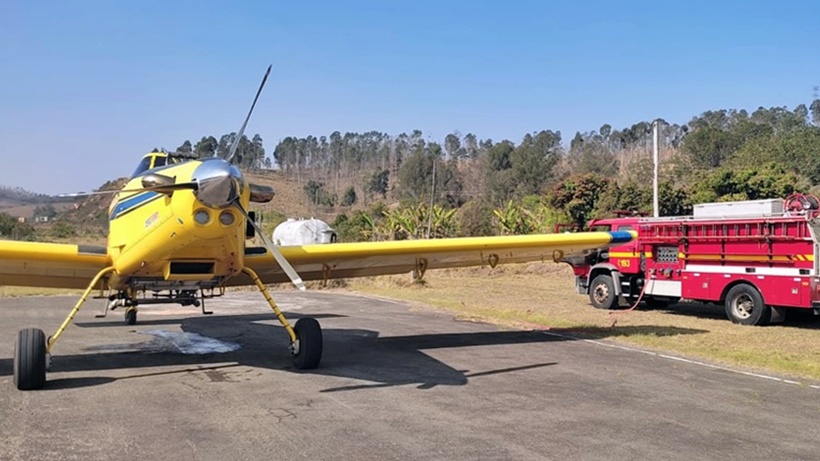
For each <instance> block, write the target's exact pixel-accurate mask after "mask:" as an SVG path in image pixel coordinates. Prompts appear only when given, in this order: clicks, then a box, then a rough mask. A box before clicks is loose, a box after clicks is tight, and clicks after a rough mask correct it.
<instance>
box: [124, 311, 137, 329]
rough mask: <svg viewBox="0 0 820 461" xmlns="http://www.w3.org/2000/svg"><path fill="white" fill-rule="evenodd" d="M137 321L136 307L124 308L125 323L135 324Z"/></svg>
mask: <svg viewBox="0 0 820 461" xmlns="http://www.w3.org/2000/svg"><path fill="white" fill-rule="evenodd" d="M136 323H137V309H136V308H133V307H129V308H128V309H126V310H125V324H126V325H135V324H136Z"/></svg>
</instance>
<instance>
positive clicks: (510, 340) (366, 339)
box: [0, 314, 704, 392]
mask: <svg viewBox="0 0 820 461" xmlns="http://www.w3.org/2000/svg"><path fill="white" fill-rule="evenodd" d="M311 316H312V317H318V318H322V317H323V315H321V314H320V315H311ZM331 316H332V314H331ZM291 317H293V318H294V319H295V318H298V317H299V316H298V315H291ZM272 320H273V319H271V316H270V315H235V316H231V315H226V316H219V317H194V318H188V319H177V320H176V322H170V319H169V321H165V320H164V319H163V320H162V321H161V322H158V323H157V324H158V325H163V324H170V323H175V324H178V325H180V326H181V329H182V330H183V331H184V332H187V333H196V334H199V335H202V336H205V337H208V338H215V339H219V340H221V341H229V342H235V343H238V344H239V345H240V346H241V348H240V349H238V350H236V351H234V352H228V353H207V354H201V355H185V354H181V353H179V352H173V351H168V350H164V351H163V350H158V349H157V347H156V346H157V344H156V343H155V341H150V340H149V341H142V342H139V343H134V344H108V345H105V344H103V345H93V346H90V347H88V348H86V352H87V353H83V354H75V355H59V354H57V355H55V356H54V357H53V358H52V369H51V371H52V373H54V372H81V371H90V370H94V371H96V372H98V373H96V375H95V376H93V377H82V378H59V379H55V380H53V381H52V380H49V382H47V384H46V387H45V389H44V391H47V390H55V389H68V388H75V387H88V386H97V385H103V384H107V383H110V382H113V381H118V380H123V379H138V378H150V377H151V376H159V375H166V374H184V373H195V372H205V373H207V372H208V370H218V369H221V368H226V367H235V366H250V367H258V368H267V369H273V370H282V371H291V372H294V373H300V374H312V375H321V376H332V377H337V378H342V379H343V382H341V383H340V385H339V386H334V387H329V388H326V389H324V390H323V391H322V392H339V391H352V390H358V389H369V388H379V387H389V386H402V385H414V386H416V387H418V388H419V389H430V388H433V387H436V386H463V385H466V384H467V383H468V382H469V379H470V378H474V377H478V376H487V375H493V374H501V373H512V372H520V371H525V370H529V369H536V368H543V367H548V366H551V365H555V364H556V362H552V361H543V360H538V357H539V356H538V355H536V356H534V357H533V358H534V360H533V361H532V362H531V363H527V364H525V365H519V366H514V367H500V368H498V369H492V370H482V371H478V372H471V371H470V370H459V369H455V368H453V367H451V366H449V365H448V364H446V363H443V362H441V361H440V360H438V359H436V358H434V357H432V356H431V355H428V354H427V353H425V351H428V350H434V349H442V348H465V347H481V346H495V345H515V344H533V343H545V344H549V343H556V342H562V341H571V340H575V339H579V338H580V337H596V338H602V337H606V336H607V335H618V336H624V335H630V334H646V329H647V328H649V329H652V330H653V331H662V333H661V334H664V335H680V334H698V333H703V332H704V331H703V330H695V329H682V328H667V327H653V326H650V327H619V328H614V329H599V328H594V329H589V330H588V331H587V329H573V330H550V332H556V333H565V334H560V335H548V334H544V332H542V331H519V330H500V331H482V332H467V333H432V334H421V335H409V336H386V337H383V336H380V334H379V332H378V331H372V330H361V329H337V328H327V329H323V338H324V354H323V358H322V363H321V364H320V366H319V368H318V369H315V370H309V371H297V370H295V369H293V367H292V366H291V363H290V357H289V356H288V353H287V345H288V342H287V335H286V334H285V332H284V330H283V329H282V327H281V326H279V325H278V324H272V323H271V321H272ZM274 321H275V320H274ZM262 322H264V323H262ZM117 325H121V324H120V323H118V324H117ZM517 363H519V364H520V361H518V362H517ZM166 366H174V367H177V368H175V369H174V370H170V371H168V370H163V371H159V372H157V371H145V372H140V371H139V369H141V368H152V367H166ZM178 367H183V368H178ZM111 370H129V371H133V373H130V374H125V375H124V376H123V373H117V376H110V375H107V374H106V373H105V372H106V371H111ZM11 374H12V359H11V358H6V359H0V376H10V375H11ZM52 376H53V375H52ZM349 380H355V381H356V382H354V383H350V382H348V381H349Z"/></svg>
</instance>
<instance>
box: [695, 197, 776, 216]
mask: <svg viewBox="0 0 820 461" xmlns="http://www.w3.org/2000/svg"><path fill="white" fill-rule="evenodd" d="M692 214H693V215H694V217H695V218H743V217H769V216H783V199H779V198H773V199H766V200H744V201H740V202H717V203H700V204H697V205H695V206H694V210H693V213H692Z"/></svg>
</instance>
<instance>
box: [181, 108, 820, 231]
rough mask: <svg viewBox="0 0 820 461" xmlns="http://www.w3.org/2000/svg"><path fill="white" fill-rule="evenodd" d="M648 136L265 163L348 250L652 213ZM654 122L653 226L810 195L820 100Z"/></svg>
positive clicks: (256, 143)
mask: <svg viewBox="0 0 820 461" xmlns="http://www.w3.org/2000/svg"><path fill="white" fill-rule="evenodd" d="M653 122H654V121H642V122H638V123H636V124H634V125H632V126H630V127H627V128H623V129H616V128H613V127H612V126H610V125H603V126H601V127H600V128H598V129H597V130H592V131H588V132H583V133H580V132H579V133H575V135H574V136H573V137H572V138H571V139H569V140H568V141H569V142H566V141H567V140H565V139H563V138H562V134H561V133H560V132H556V131H552V130H549V129H544V130H542V131H539V132H534V133H526V134H524V135H523V136H522V138H521V139H520V140H507V139H504V140H497V141H496V140H492V139H485V138H481V137H480V135H477V134H473V133H467V134H462V133H458V132H454V133H451V134H448V135H447V136H446V137H445V138H444V139H442V140H440V141H432V140H430V139H429V138H427V137H425V135H424V133H422V132H421V131H419V130H413V131H411V132H409V133H400V134H388V133H381V132H376V131H371V132H366V133H340V132H338V131H337V132H333V133H331V134H329V135H318V136H308V137H306V138H296V137H286V138H284V139H283V140H282V141H280V142H279V143H278V144H277V145H276V147H275V148H274V151H273V159H274V161H275V162H276V164H277V165H278V166H279V168H281V170H282V172H283V173H284V174H285V175H286V176H287V177H288V178H290V179H291V180H292V181H294V182H295V183H296V184H297V185H298V187H300V188H301V189H302V191H303V192H304V194H305V198H306V200H308V201H309V203H310V204H312V205H313V207H314V210H317V211H321V212H323V213H325V214H330V215H334V214H335V215H338V217H337V219H336V223H335V224H336V226H337V227H339V228H340V230H341V231H342V232H343V235H344V237H346V238H347V239H348V240H351V239H365V238H366V239H377V238H419V237H425V236H428V235H429V236H442V235H484V234H490V233H492V234H494V233H522V232H546V231H549V230H550V229H552V227H553V225H554V224H555V223H557V222H574V223H576V224H578V225H583V223H584V222H585V221H586V220H588V219H590V218H592V217H596V216H605V215H611V214H612V212H613V211H615V210H628V211H636V212H640V211H643V212H650V211H651V210H652V124H653ZM657 122H658V123H659V127H660V150H661V171H660V180H661V186H660V194H659V199H660V208H661V214H662V215H677V214H685V213H688V212H690V211H691V207H692V204H693V203H701V202H708V201H727V200H745V199H757V198H770V197H785V196H786V195H788V194H790V193H792V192H794V191H800V192H811V191H813V190H815V189H820V188H818V187H817V186H818V185H820V155H818V154H820V99H815V100H814V101H813V102H812V103H811V104H810V105H809V106H806V105H803V104H801V105H799V106H797V107H795V108H794V109H793V110H789V109H788V108H785V107H773V108H768V109H766V108H762V107H761V108H759V109H757V110H755V111H754V112H752V113H749V112H747V111H745V110H715V111H707V112H704V113H703V114H701V115H699V116H696V117H694V118H692V120H690V121H689V122H688V123H686V124H684V125H678V124H674V123H667V122H666V121H664V120H657ZM233 136H235V134H230V135H224V136H222V137H221V139H220V140H219V141H217V140H216V138H214V137H213V136H206V137H203V138H202V139H201V140H200V141H199V142H198V143H196V145H193V146H192V144H191V143H190V142H189V141H186V142H185V143H184V144H183V145H182V146H180V148H179V150H182V151H187V152H191V151H193V152H195V153H197V154H198V155H200V156H203V157H208V156H213V155H219V153H220V151H225V150H226V149H227V146H229V145H230V142H231V141H232V140H233ZM243 149H244V150H243ZM240 151H241V152H242V153H241V156H240V158H241V159H242V160H241V162H242V164H243V166H245V167H246V168H248V169H258V168H264V167H267V166H269V164H270V160H269V159H268V158H267V157H266V155H265V150H264V147H263V146H262V139H261V138H260V137H259V135H256V136H254V137H253V139H251V140H248V139H246V138H245V139H243V142H242V143H241V144H240ZM430 205H433V208H432V210H433V211H432V213H431V212H429V210H430V209H431V208H430Z"/></svg>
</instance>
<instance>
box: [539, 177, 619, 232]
mask: <svg viewBox="0 0 820 461" xmlns="http://www.w3.org/2000/svg"><path fill="white" fill-rule="evenodd" d="M610 182H611V180H609V179H607V178H604V177H602V176H598V175H595V174H584V175H576V176H570V177H569V178H567V179H566V180H564V181H563V182H561V183H559V184H556V185H555V186H554V187H553V188H552V191H551V193H550V194H549V196H548V204H549V205H550V206H552V207H554V208H558V209H563V210H565V211H566V212H567V214H568V215H569V217H570V218H571V219H572V222H573V223H574V224H575V225H577V226H578V227H579V228H586V223H587V221H588V220H589V219H591V218H592V216H593V211H594V210H595V207H596V205H597V202H598V198H599V197H600V195H601V193H602V192H603V191H605V190H607V188H608V187H609V183H610Z"/></svg>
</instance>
